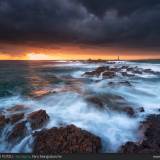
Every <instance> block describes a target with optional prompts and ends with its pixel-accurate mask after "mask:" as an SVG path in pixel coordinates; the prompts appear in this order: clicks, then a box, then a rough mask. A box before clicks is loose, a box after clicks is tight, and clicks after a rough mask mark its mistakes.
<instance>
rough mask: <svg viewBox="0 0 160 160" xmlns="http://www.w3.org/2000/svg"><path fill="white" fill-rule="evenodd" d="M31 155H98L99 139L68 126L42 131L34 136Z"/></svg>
mask: <svg viewBox="0 0 160 160" xmlns="http://www.w3.org/2000/svg"><path fill="white" fill-rule="evenodd" d="M34 136H35V139H34V144H33V153H38V154H57V153H98V152H99V151H100V149H101V140H100V138H99V137H97V136H95V135H93V134H91V133H89V132H87V131H84V130H82V129H80V128H77V127H76V126H74V125H69V126H66V127H61V128H51V129H48V130H42V131H40V132H36V133H35V134H34Z"/></svg>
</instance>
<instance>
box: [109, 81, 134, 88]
mask: <svg viewBox="0 0 160 160" xmlns="http://www.w3.org/2000/svg"><path fill="white" fill-rule="evenodd" d="M108 85H109V86H112V87H117V86H127V87H131V86H132V85H131V83H130V82H128V81H122V82H117V83H116V82H109V83H108Z"/></svg>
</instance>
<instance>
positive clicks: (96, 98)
mask: <svg viewBox="0 0 160 160" xmlns="http://www.w3.org/2000/svg"><path fill="white" fill-rule="evenodd" d="M86 101H87V102H88V103H89V106H92V107H93V106H95V107H96V108H97V109H102V110H105V109H110V110H113V111H116V112H122V113H126V114H127V115H129V116H130V117H133V116H136V112H135V110H134V107H131V106H129V104H128V102H127V101H126V100H125V99H124V98H123V97H121V96H118V95H113V94H99V95H91V96H88V97H86Z"/></svg>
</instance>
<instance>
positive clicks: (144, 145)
mask: <svg viewBox="0 0 160 160" xmlns="http://www.w3.org/2000/svg"><path fill="white" fill-rule="evenodd" d="M140 129H141V130H142V132H143V136H144V138H143V141H141V142H138V143H134V142H127V143H126V144H125V145H123V146H122V148H121V151H120V152H121V153H152V154H156V153H158V154H159V153H160V136H159V135H160V115H150V116H148V117H147V119H146V121H144V122H143V123H142V125H141V127H140Z"/></svg>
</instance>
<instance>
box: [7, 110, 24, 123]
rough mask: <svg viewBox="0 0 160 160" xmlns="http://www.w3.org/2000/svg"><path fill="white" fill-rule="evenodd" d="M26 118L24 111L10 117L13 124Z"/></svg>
mask: <svg viewBox="0 0 160 160" xmlns="http://www.w3.org/2000/svg"><path fill="white" fill-rule="evenodd" d="M23 118H24V113H17V114H14V115H12V116H11V117H10V122H11V123H12V124H14V123H16V122H18V121H20V120H22V119H23Z"/></svg>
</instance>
